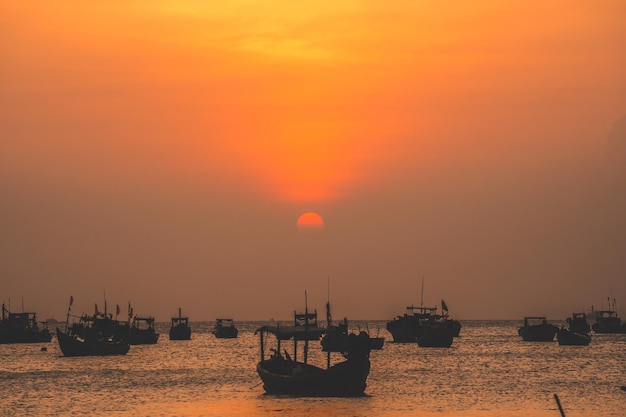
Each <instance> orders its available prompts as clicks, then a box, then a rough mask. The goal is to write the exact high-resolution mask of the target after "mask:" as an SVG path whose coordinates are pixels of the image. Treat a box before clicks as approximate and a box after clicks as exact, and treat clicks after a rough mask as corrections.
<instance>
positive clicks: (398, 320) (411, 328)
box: [387, 300, 462, 343]
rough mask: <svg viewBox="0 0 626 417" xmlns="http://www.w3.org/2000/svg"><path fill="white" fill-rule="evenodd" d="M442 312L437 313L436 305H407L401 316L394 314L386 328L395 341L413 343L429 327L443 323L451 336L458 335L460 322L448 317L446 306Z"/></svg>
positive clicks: (435, 326)
mask: <svg viewBox="0 0 626 417" xmlns="http://www.w3.org/2000/svg"><path fill="white" fill-rule="evenodd" d="M442 302H443V300H442ZM443 305H445V303H444V304H443ZM443 312H445V313H444V314H437V307H436V306H435V307H423V306H420V307H415V306H408V307H407V308H406V312H405V313H404V315H403V316H396V317H395V318H394V319H393V320H392V321H390V322H388V323H387V330H388V331H389V333H391V337H393V341H394V342H395V343H413V342H416V341H417V338H418V337H420V336H421V335H423V334H424V333H426V332H427V331H428V330H429V329H433V328H435V329H437V328H439V327H440V326H441V324H442V323H443V325H445V326H446V327H448V328H449V329H450V331H451V333H452V336H453V337H458V336H459V334H460V332H461V327H462V325H461V323H460V322H459V321H458V320H453V319H451V318H449V317H448V315H447V308H446V309H442V313H443Z"/></svg>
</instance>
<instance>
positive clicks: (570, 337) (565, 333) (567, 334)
mask: <svg viewBox="0 0 626 417" xmlns="http://www.w3.org/2000/svg"><path fill="white" fill-rule="evenodd" d="M556 339H557V340H558V342H559V345H563V346H587V345H588V344H589V343H590V342H591V335H590V334H588V333H577V332H573V331H571V330H569V329H566V328H560V329H559V331H558V332H557V333H556Z"/></svg>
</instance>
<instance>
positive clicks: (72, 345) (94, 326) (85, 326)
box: [56, 297, 130, 356]
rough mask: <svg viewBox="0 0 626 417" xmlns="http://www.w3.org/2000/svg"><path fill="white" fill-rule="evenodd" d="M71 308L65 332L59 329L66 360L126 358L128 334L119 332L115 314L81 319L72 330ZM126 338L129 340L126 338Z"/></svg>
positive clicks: (86, 316)
mask: <svg viewBox="0 0 626 417" xmlns="http://www.w3.org/2000/svg"><path fill="white" fill-rule="evenodd" d="M72 302H73V298H71V297H70V307H69V308H68V311H67V320H66V322H65V330H61V329H59V328H58V327H57V329H56V333H57V340H58V341H59V347H60V348H61V352H63V355H64V356H106V355H125V354H127V353H128V351H129V349H130V344H129V343H128V339H127V334H125V335H124V333H123V332H120V331H119V329H118V324H117V323H118V322H117V321H116V320H114V319H113V316H112V314H110V313H107V312H106V303H105V311H104V313H99V312H98V309H97V307H96V311H95V313H94V314H93V315H91V316H89V315H85V314H83V315H82V316H80V318H79V321H78V322H76V323H73V324H72V325H71V326H69V317H70V309H71V306H72ZM125 336H126V337H125Z"/></svg>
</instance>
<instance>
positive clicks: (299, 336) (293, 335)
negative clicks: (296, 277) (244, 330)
mask: <svg viewBox="0 0 626 417" xmlns="http://www.w3.org/2000/svg"><path fill="white" fill-rule="evenodd" d="M305 299H306V297H305ZM305 304H306V301H305ZM304 317H305V323H304V325H303V326H292V327H280V326H279V325H267V326H262V327H260V328H258V329H257V330H256V331H255V334H259V342H260V346H261V360H260V361H259V362H258V364H257V373H258V374H259V377H260V378H261V381H262V382H263V389H264V390H265V391H266V392H267V393H268V394H283V395H293V396H306V397H353V396H360V395H363V393H364V391H365V387H366V385H367V384H366V381H367V376H368V375H369V370H370V361H369V353H370V342H369V335H368V334H367V333H366V332H361V333H360V334H359V335H356V334H350V335H348V337H347V345H346V346H341V347H339V348H337V350H335V349H334V348H333V349H329V350H327V351H326V352H327V356H326V366H325V367H322V366H316V365H313V364H310V363H308V359H309V358H308V353H309V343H310V341H311V340H318V339H320V338H321V337H322V336H323V335H325V334H327V333H328V329H326V328H322V327H309V325H308V320H307V319H306V317H309V316H308V310H306V309H305V316H304ZM266 335H273V336H274V337H275V339H276V344H275V346H276V347H275V348H271V349H270V352H271V354H270V356H269V358H266V356H265V349H266ZM289 340H293V358H292V356H291V355H290V354H289V353H288V352H287V350H286V349H285V350H283V351H282V352H281V341H289ZM299 341H301V342H302V343H303V345H304V346H303V357H302V360H298V342H299ZM333 352H334V353H338V354H340V355H341V358H342V360H341V361H340V362H337V363H334V364H333V363H332V361H331V354H332V353H333Z"/></svg>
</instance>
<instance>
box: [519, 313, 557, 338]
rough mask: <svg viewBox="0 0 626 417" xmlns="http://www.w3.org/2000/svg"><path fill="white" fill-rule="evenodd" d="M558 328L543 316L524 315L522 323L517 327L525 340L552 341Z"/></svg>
mask: <svg viewBox="0 0 626 417" xmlns="http://www.w3.org/2000/svg"><path fill="white" fill-rule="evenodd" d="M558 331H559V328H558V327H556V326H555V325H553V324H549V323H548V321H547V320H546V318H545V317H542V316H529V317H524V325H523V326H522V327H520V328H518V329H517V332H518V333H519V335H520V336H522V340H524V341H526V342H552V341H553V340H554V336H555V335H556V333H557V332H558Z"/></svg>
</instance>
